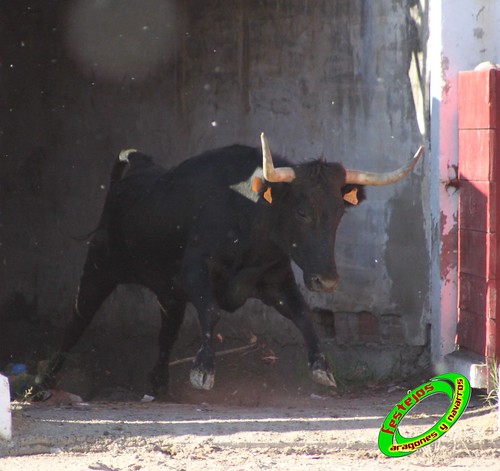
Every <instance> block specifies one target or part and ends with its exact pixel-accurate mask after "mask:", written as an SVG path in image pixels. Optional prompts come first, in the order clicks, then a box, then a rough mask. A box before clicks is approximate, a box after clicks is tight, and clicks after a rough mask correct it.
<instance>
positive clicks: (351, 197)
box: [342, 185, 366, 206]
mask: <svg viewBox="0 0 500 471" xmlns="http://www.w3.org/2000/svg"><path fill="white" fill-rule="evenodd" d="M342 198H344V201H345V202H346V203H348V204H349V205H352V206H357V205H358V204H359V203H361V201H363V200H364V199H366V196H365V189H364V187H363V185H345V186H344V187H343V188H342Z"/></svg>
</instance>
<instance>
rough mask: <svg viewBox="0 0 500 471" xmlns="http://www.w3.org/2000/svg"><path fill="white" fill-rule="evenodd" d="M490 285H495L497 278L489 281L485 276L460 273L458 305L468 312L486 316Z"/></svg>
mask: <svg viewBox="0 0 500 471" xmlns="http://www.w3.org/2000/svg"><path fill="white" fill-rule="evenodd" d="M489 285H493V286H494V285H495V280H493V281H492V280H490V281H488V280H487V279H486V278H485V277H480V276H475V275H470V274H468V273H460V283H459V288H458V307H459V308H460V309H463V310H465V311H467V312H472V313H474V314H475V315H478V316H480V315H481V314H483V316H484V317H485V318H486V309H487V303H488V294H489V290H490V286H489Z"/></svg>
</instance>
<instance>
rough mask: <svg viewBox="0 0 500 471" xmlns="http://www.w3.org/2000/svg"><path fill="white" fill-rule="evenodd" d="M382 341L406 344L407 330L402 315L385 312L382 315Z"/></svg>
mask: <svg viewBox="0 0 500 471" xmlns="http://www.w3.org/2000/svg"><path fill="white" fill-rule="evenodd" d="M380 341H381V343H383V344H390V345H404V344H405V342H406V339H405V332H404V328H403V323H402V321H401V316H400V315H397V314H384V315H382V316H380Z"/></svg>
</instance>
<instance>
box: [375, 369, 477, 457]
mask: <svg viewBox="0 0 500 471" xmlns="http://www.w3.org/2000/svg"><path fill="white" fill-rule="evenodd" d="M433 394H446V395H447V396H448V397H449V398H450V401H451V404H450V407H449V408H448V410H447V411H446V412H445V413H444V415H443V416H442V417H441V418H440V419H439V420H438V422H437V423H436V424H434V425H433V426H432V427H431V428H429V429H428V430H427V431H425V432H424V433H422V434H420V435H418V436H416V437H411V438H408V437H403V436H402V435H401V434H400V433H399V430H398V427H399V424H400V423H401V420H403V418H404V417H405V415H406V414H408V412H410V411H411V410H412V409H413V408H414V407H415V406H416V405H417V404H418V403H419V402H420V401H421V400H423V399H425V398H426V397H429V396H432V395H433ZM470 395H471V387H470V383H469V380H468V379H467V378H466V377H465V376H463V375H461V374H458V373H446V374H443V375H439V376H436V377H434V378H432V379H431V380H430V381H429V382H428V383H424V384H422V385H421V386H419V387H417V388H415V389H413V390H412V391H409V392H408V394H407V395H406V396H405V397H403V399H401V401H399V402H398V403H397V404H396V406H395V407H394V409H392V411H391V412H389V415H388V416H387V417H386V418H385V420H384V422H383V423H382V426H381V427H380V431H379V434H378V447H379V448H380V451H381V452H382V453H384V455H387V456H390V457H399V456H406V455H409V454H411V453H414V452H415V451H417V450H418V449H419V448H422V447H424V446H425V445H429V443H432V442H434V441H436V440H437V439H438V438H440V437H442V436H443V435H444V434H445V433H446V432H447V431H448V430H450V428H451V427H452V426H453V425H454V424H455V422H456V421H457V420H458V419H459V418H460V416H461V415H462V414H463V413H464V411H465V408H466V407H467V404H468V403H469V399H470Z"/></svg>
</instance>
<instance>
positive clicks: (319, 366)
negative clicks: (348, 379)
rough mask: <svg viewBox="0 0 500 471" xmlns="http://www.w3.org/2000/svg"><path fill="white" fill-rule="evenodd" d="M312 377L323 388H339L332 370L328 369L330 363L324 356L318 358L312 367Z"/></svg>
mask: <svg viewBox="0 0 500 471" xmlns="http://www.w3.org/2000/svg"><path fill="white" fill-rule="evenodd" d="M311 375H312V379H313V380H314V381H315V382H316V383H318V384H322V385H323V386H330V387H332V388H336V387H337V383H336V382H335V378H334V377H333V374H332V372H331V371H330V368H329V367H328V363H327V362H326V359H325V357H324V356H323V355H321V357H320V358H318V359H317V360H316V361H315V362H314V363H313V365H312V367H311Z"/></svg>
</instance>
